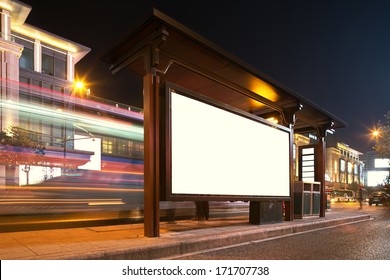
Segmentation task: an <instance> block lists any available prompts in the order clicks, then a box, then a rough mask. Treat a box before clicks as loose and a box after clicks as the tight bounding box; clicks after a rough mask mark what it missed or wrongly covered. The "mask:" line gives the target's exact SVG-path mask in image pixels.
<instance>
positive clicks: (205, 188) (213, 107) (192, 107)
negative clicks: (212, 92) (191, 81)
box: [167, 90, 291, 198]
mask: <svg viewBox="0 0 390 280" xmlns="http://www.w3.org/2000/svg"><path fill="white" fill-rule="evenodd" d="M203 98H204V97H200V96H198V95H195V96H194V93H191V94H189V93H188V92H186V93H185V94H183V93H182V92H178V91H177V90H169V92H168V99H169V110H168V111H169V116H168V118H169V126H170V131H169V133H168V134H169V137H168V138H169V139H170V140H171V144H170V145H168V146H169V149H170V155H168V156H167V158H169V159H170V162H169V163H168V164H167V166H168V170H169V169H170V172H168V173H169V175H168V178H169V180H168V184H170V187H171V189H170V190H171V195H211V196H232V197H234V196H246V197H253V196H255V197H284V198H287V197H289V196H290V133H291V131H290V130H289V129H287V128H285V127H282V126H278V125H275V124H272V123H270V122H267V121H265V120H264V119H261V118H258V117H256V116H253V115H251V114H248V113H246V112H242V111H238V110H237V109H232V108H230V107H228V106H227V105H225V104H218V103H216V102H215V101H210V100H209V99H207V100H206V99H203ZM206 102H207V103H206Z"/></svg>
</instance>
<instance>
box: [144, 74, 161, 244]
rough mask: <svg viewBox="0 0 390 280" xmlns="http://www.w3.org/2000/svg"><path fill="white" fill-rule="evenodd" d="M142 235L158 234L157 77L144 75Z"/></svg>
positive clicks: (152, 235)
mask: <svg viewBox="0 0 390 280" xmlns="http://www.w3.org/2000/svg"><path fill="white" fill-rule="evenodd" d="M143 81H144V146H145V149H144V236H145V237H158V236H160V207H159V200H160V199H159V197H160V195H159V189H160V186H159V178H160V174H159V172H160V171H159V169H160V166H159V148H160V147H159V118H160V114H159V112H160V110H159V78H158V77H157V76H155V75H153V74H152V73H148V74H146V75H145V76H144V80H143Z"/></svg>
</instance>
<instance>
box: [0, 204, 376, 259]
mask: <svg viewBox="0 0 390 280" xmlns="http://www.w3.org/2000/svg"><path fill="white" fill-rule="evenodd" d="M369 220H370V215H369V214H367V213H364V211H359V210H346V209H335V210H332V211H329V212H326V217H323V218H320V217H318V216H310V217H304V218H303V219H295V220H294V221H292V222H282V223H276V224H266V225H251V224H249V223H248V217H233V218H229V219H220V218H219V219H217V218H212V219H210V220H208V221H204V222H197V221H192V220H183V221H177V222H176V223H175V224H170V223H167V222H161V223H160V237H154V238H148V237H144V235H143V234H144V230H143V224H128V225H115V226H101V227H81V228H67V229H50V230H36V231H23V232H6V233H0V259H1V260H7V259H8V260H34V259H35V260H36V259H41V260H49V259H55V260H69V259H72V260H81V259H85V260H86V259H91V260H99V259H100V260H110V259H111V260H114V259H115V260H119V259H122V260H125V259H127V260H141V259H147V260H152V259H169V258H172V257H174V256H176V255H180V254H185V253H190V252H196V251H200V250H207V249H211V248H216V247H222V246H228V245H233V244H238V243H242V242H249V241H253V240H259V239H264V238H270V237H275V236H281V235H286V234H292V233H297V232H303V231H309V230H315V229H319V228H323V227H330V226H339V225H342V224H347V223H352V222H362V221H369Z"/></svg>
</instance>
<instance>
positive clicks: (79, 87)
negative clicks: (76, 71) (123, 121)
mask: <svg viewBox="0 0 390 280" xmlns="http://www.w3.org/2000/svg"><path fill="white" fill-rule="evenodd" d="M84 89H85V88H84V83H83V82H82V81H76V82H75V83H74V85H73V87H72V89H71V91H70V93H69V98H68V100H67V101H66V102H65V100H64V111H66V109H68V108H69V103H73V105H74V102H71V98H72V97H74V96H76V95H77V93H81V91H82V90H84ZM85 90H86V93H87V95H88V94H89V93H90V91H89V89H85ZM79 95H80V96H82V94H79ZM72 108H73V109H74V106H72ZM73 126H74V124H72V127H73ZM67 134H68V133H67V119H66V116H64V132H63V146H64V158H63V161H64V163H63V172H64V173H65V168H66V149H67V143H68V142H69V141H74V140H76V139H74V137H73V136H70V137H69V138H68V135H67ZM91 138H94V137H93V136H92V137H91Z"/></svg>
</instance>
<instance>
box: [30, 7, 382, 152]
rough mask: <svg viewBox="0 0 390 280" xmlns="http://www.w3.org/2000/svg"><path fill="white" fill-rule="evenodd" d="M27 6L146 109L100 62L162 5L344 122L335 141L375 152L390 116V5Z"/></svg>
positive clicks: (95, 88) (135, 90)
mask: <svg viewBox="0 0 390 280" xmlns="http://www.w3.org/2000/svg"><path fill="white" fill-rule="evenodd" d="M22 2H24V3H26V4H29V5H31V6H32V11H31V13H30V15H29V17H28V18H27V20H26V22H27V23H29V24H31V25H33V26H36V27H39V28H41V29H44V30H46V31H49V32H51V33H54V34H56V35H59V36H62V37H64V38H66V39H69V40H72V41H74V42H77V43H79V44H82V45H84V46H87V47H89V48H91V52H90V53H89V54H88V55H87V56H86V57H85V58H84V59H83V60H81V61H80V62H79V63H78V64H77V68H76V71H77V73H78V75H80V76H82V77H84V78H85V79H87V80H88V81H89V82H90V83H91V84H90V85H91V86H90V88H91V92H92V94H94V95H97V96H100V97H103V98H108V99H113V97H112V96H113V94H112V92H113V91H114V92H115V93H118V94H116V95H115V96H117V97H116V99H117V100H116V101H118V102H124V103H127V104H130V105H133V106H136V107H142V106H143V105H142V94H141V89H142V86H141V83H140V80H139V78H137V77H134V78H130V77H131V76H130V74H129V73H126V72H123V73H118V74H115V75H112V74H111V72H110V71H109V66H108V65H107V64H105V63H103V62H101V61H100V57H101V55H102V54H104V53H105V51H107V50H109V49H110V48H111V47H112V46H113V45H114V44H115V43H116V42H118V41H119V40H120V39H121V38H123V35H124V34H126V33H127V32H128V31H129V30H130V29H132V27H134V25H135V24H137V23H139V22H140V20H141V19H142V18H144V17H145V16H146V15H147V14H148V13H149V12H150V11H151V9H152V7H155V8H157V9H159V10H160V11H161V12H163V13H165V14H166V15H168V16H170V17H172V18H174V19H175V20H177V21H178V22H180V23H182V24H183V25H185V26H187V27H188V28H190V29H192V30H193V31H195V32H196V33H198V34H200V35H202V36H203V37H205V38H206V39H208V40H209V41H211V42H213V43H215V44H216V45H218V46H220V47H221V48H223V49H225V50H227V51H228V52H230V53H231V54H232V55H234V56H236V57H238V58H239V59H241V60H243V61H245V62H247V63H248V64H250V65H252V66H254V67H255V68H257V69H258V70H259V71H261V72H263V73H265V74H267V75H269V76H270V77H272V78H273V79H275V80H277V81H279V82H280V83H282V84H284V85H285V86H287V87H288V88H290V89H292V90H293V91H295V92H297V93H298V94H300V95H303V96H305V97H306V98H308V99H310V100H311V101H313V102H314V103H316V104H317V105H319V106H321V107H322V108H323V109H325V110H326V111H328V112H330V113H332V114H334V115H336V116H337V117H339V118H341V119H342V120H344V121H346V122H347V123H348V126H347V127H346V128H341V129H338V130H336V134H335V135H336V136H337V137H338V138H339V140H340V141H342V142H344V143H346V144H348V145H349V146H350V147H351V148H353V149H356V150H358V151H360V152H366V151H368V150H370V149H371V148H372V146H374V144H375V143H374V142H373V141H372V140H371V137H370V135H369V133H370V129H373V128H374V126H375V124H376V123H377V121H378V120H379V119H381V118H382V117H383V115H384V114H385V113H386V112H387V111H388V110H390V34H389V33H390V1H386V0H382V1H379V0H370V1H369V0H366V1H362V0H358V1H352V0H342V1H340V0H316V1H312V0H307V1H299V0H288V1H278V0H272V1H271V0H267V1H265V0H264V1H262V0H257V1H254V0H253V1H244V0H242V1H234V2H233V3H230V2H232V1H209V0H208V1H203V0H198V1H173V0H165V1H164V0H161V1H144V0H130V1H102V2H100V1H85V0H84V1H83V0H78V1H73V0H68V1H52V2H51V3H52V4H51V5H48V4H47V3H48V2H45V1H42V0H35V1H34V0H26V1H22ZM49 3H50V2H49ZM117 3H120V4H117ZM124 3H126V5H125V4H124ZM110 4H112V5H111V6H109V5H110ZM129 93H131V94H130V95H129Z"/></svg>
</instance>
